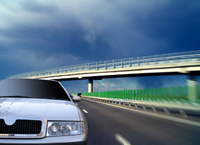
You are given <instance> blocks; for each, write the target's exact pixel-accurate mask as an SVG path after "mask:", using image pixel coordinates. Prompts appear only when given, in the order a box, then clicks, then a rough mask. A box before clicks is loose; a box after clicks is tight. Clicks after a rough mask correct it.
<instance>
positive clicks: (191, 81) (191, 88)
mask: <svg viewBox="0 0 200 145" xmlns="http://www.w3.org/2000/svg"><path fill="white" fill-rule="evenodd" d="M187 85H188V90H187V93H188V98H189V99H190V100H191V101H196V100H197V88H196V85H197V82H196V77H195V75H192V74H191V75H188V80H187Z"/></svg>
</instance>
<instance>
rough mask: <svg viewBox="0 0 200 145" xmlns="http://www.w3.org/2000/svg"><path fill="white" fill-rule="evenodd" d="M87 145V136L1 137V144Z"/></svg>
mask: <svg viewBox="0 0 200 145" xmlns="http://www.w3.org/2000/svg"><path fill="white" fill-rule="evenodd" d="M2 144H3V145H64V144H65V145H66V144H70V145H86V144H87V136H86V135H85V134H83V135H74V136H55V137H45V138H41V139H13V138H12V139H0V145H2Z"/></svg>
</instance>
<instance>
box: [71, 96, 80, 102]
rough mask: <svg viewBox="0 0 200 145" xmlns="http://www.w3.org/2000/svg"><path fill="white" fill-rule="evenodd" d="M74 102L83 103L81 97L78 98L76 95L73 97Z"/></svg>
mask: <svg viewBox="0 0 200 145" xmlns="http://www.w3.org/2000/svg"><path fill="white" fill-rule="evenodd" d="M72 100H73V101H74V102H80V101H81V97H79V96H76V95H73V97H72Z"/></svg>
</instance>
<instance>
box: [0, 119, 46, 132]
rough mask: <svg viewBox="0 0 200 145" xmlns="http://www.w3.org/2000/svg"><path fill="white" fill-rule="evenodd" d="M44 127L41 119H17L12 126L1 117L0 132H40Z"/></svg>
mask: <svg viewBox="0 0 200 145" xmlns="http://www.w3.org/2000/svg"><path fill="white" fill-rule="evenodd" d="M41 128H42V121H40V120H16V121H15V123H14V124H13V125H11V126H8V125H6V124H5V122H4V120H3V119H0V134H39V133H40V132H41Z"/></svg>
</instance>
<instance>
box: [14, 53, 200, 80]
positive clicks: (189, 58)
mask: <svg viewBox="0 0 200 145" xmlns="http://www.w3.org/2000/svg"><path fill="white" fill-rule="evenodd" d="M188 62H200V50H197V51H188V52H178V53H169V54H161V55H153V56H143V57H135V58H124V59H116V60H107V61H99V62H92V63H86V64H80V65H72V66H64V67H59V68H52V69H46V70H40V71H34V72H28V73H22V74H18V75H13V76H10V78H21V77H40V76H47V75H55V74H65V73H71V72H81V71H93V70H110V69H119V68H131V67H140V66H151V65H162V64H173V63H188Z"/></svg>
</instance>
